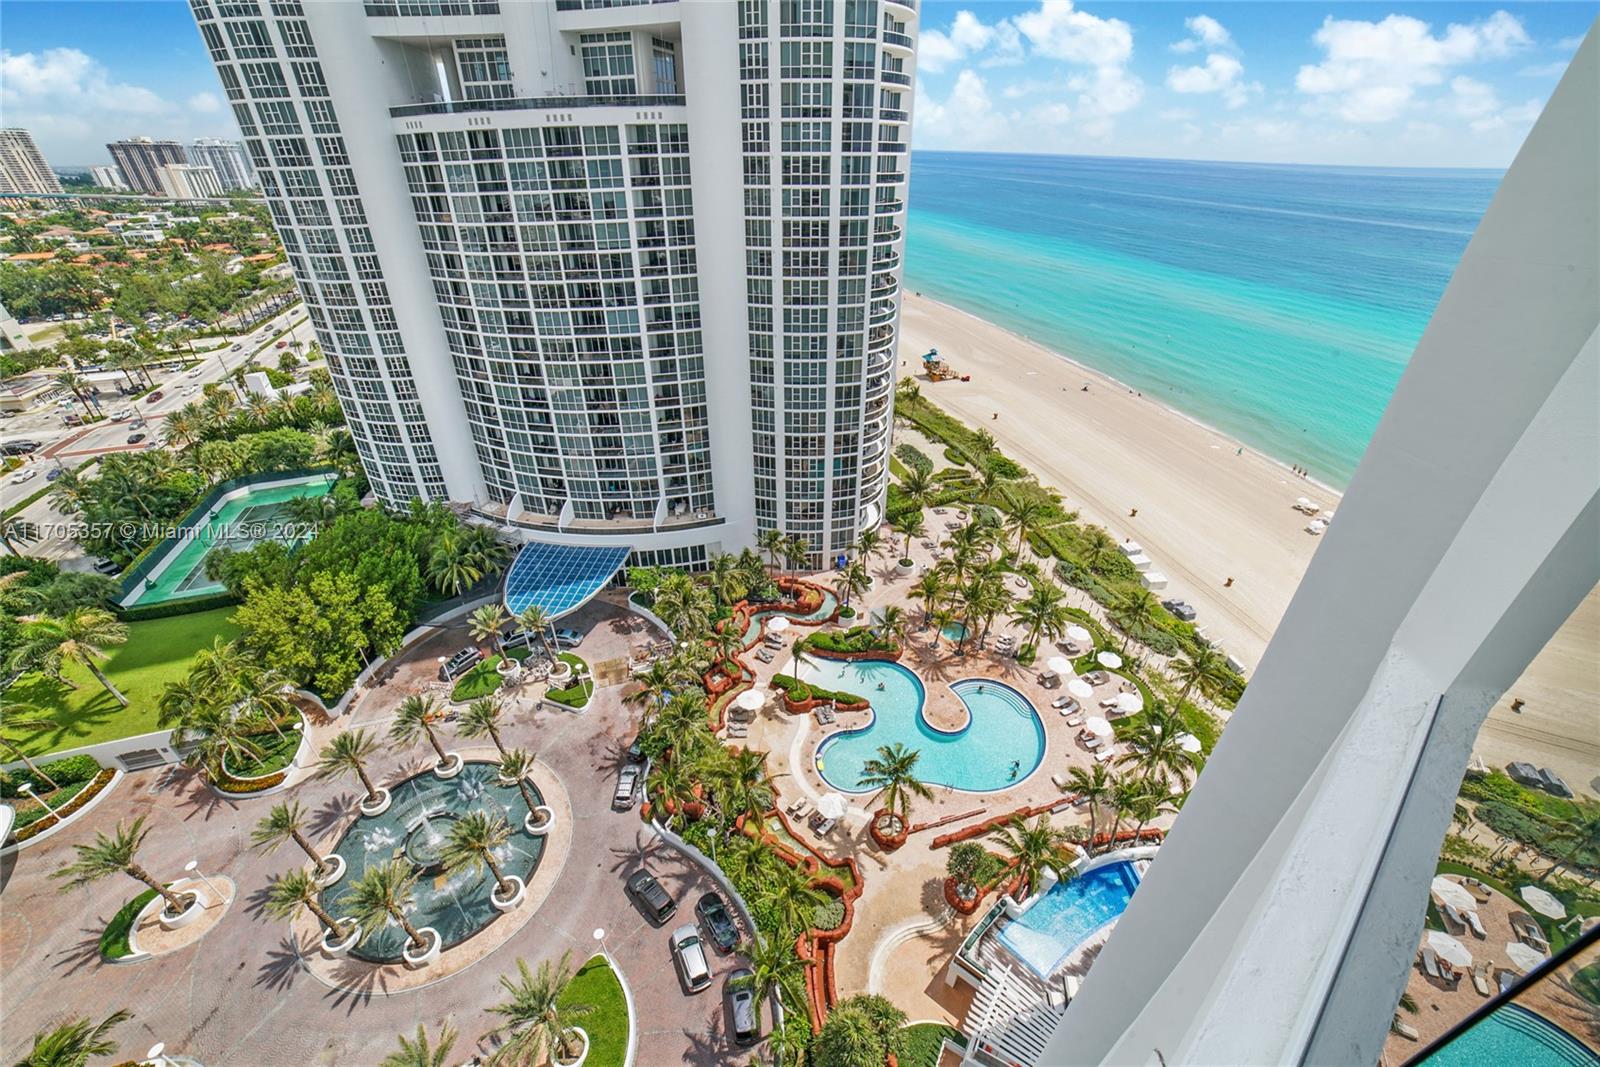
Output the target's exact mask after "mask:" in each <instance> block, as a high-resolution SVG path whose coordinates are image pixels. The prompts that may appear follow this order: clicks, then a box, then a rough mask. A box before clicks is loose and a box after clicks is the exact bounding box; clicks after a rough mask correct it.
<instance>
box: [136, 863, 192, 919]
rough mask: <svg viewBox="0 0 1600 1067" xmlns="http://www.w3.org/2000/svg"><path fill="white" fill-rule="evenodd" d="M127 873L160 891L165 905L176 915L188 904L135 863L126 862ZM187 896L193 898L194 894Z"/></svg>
mask: <svg viewBox="0 0 1600 1067" xmlns="http://www.w3.org/2000/svg"><path fill="white" fill-rule="evenodd" d="M127 873H128V875H129V877H132V878H137V879H138V880H139V881H141V882H143V883H144V884H145V885H147V886H149V887H150V888H151V889H154V890H155V891H156V892H157V893H160V894H161V897H162V899H163V900H165V901H166V902H167V907H168V908H170V909H171V910H172V914H174V915H177V914H178V913H179V912H181V911H183V910H184V909H185V908H187V907H188V906H189V905H188V903H187V902H185V901H184V900H183V899H182V898H180V897H179V896H178V895H177V894H175V893H174V892H172V890H170V889H168V888H167V887H166V886H164V885H162V884H161V883H160V882H158V881H156V880H155V879H154V878H152V877H150V872H149V871H147V870H145V869H144V868H143V867H141V866H139V865H138V864H137V863H130V864H128V867H127ZM189 898H190V900H193V899H194V894H193V893H191V894H189Z"/></svg>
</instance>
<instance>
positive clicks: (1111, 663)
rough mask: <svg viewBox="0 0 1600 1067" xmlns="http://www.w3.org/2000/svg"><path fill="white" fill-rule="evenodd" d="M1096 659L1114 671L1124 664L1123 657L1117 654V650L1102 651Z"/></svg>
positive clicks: (1101, 664)
mask: <svg viewBox="0 0 1600 1067" xmlns="http://www.w3.org/2000/svg"><path fill="white" fill-rule="evenodd" d="M1095 661H1096V662H1098V663H1099V664H1100V666H1102V667H1104V668H1106V669H1107V670H1112V671H1114V670H1116V669H1117V668H1118V667H1120V666H1122V657H1121V656H1119V655H1117V654H1116V653H1115V652H1110V651H1106V652H1102V653H1100V654H1099V655H1098V656H1096V657H1095Z"/></svg>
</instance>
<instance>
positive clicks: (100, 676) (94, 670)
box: [83, 656, 128, 707]
mask: <svg viewBox="0 0 1600 1067" xmlns="http://www.w3.org/2000/svg"><path fill="white" fill-rule="evenodd" d="M83 665H84V666H85V667H88V668H89V673H91V674H93V675H94V676H95V679H96V680H97V681H99V683H100V684H101V685H103V686H105V687H106V692H108V693H110V694H111V695H112V696H114V697H116V698H117V703H118V704H121V705H122V706H123V707H127V706H128V698H127V697H125V696H123V695H122V690H120V689H118V688H117V687H116V686H114V685H112V684H111V679H110V678H107V677H106V676H105V674H104V673H103V672H102V671H101V670H100V668H99V667H98V666H96V665H95V662H94V661H93V660H92V659H90V658H89V657H88V656H85V657H84V658H83Z"/></svg>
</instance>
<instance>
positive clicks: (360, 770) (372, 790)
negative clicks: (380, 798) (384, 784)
mask: <svg viewBox="0 0 1600 1067" xmlns="http://www.w3.org/2000/svg"><path fill="white" fill-rule="evenodd" d="M355 766H356V777H357V778H360V779H361V785H362V787H363V788H364V789H366V791H367V799H368V800H371V799H372V798H373V797H375V796H377V795H378V787H377V786H375V785H373V784H372V779H371V778H369V777H367V769H366V768H365V767H363V766H362V765H361V764H359V763H358V764H356V765H355Z"/></svg>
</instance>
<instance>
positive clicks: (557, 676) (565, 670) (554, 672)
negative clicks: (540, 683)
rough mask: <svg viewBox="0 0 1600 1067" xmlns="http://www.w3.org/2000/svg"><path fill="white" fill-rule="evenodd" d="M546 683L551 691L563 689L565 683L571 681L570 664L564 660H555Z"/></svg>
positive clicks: (565, 685)
mask: <svg viewBox="0 0 1600 1067" xmlns="http://www.w3.org/2000/svg"><path fill="white" fill-rule="evenodd" d="M547 681H548V682H549V685H550V688H551V689H565V688H566V687H567V683H569V682H571V681H572V664H570V663H568V662H567V661H566V660H564V659H558V660H556V663H555V666H554V667H551V668H550V675H549V677H548V679H547Z"/></svg>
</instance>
